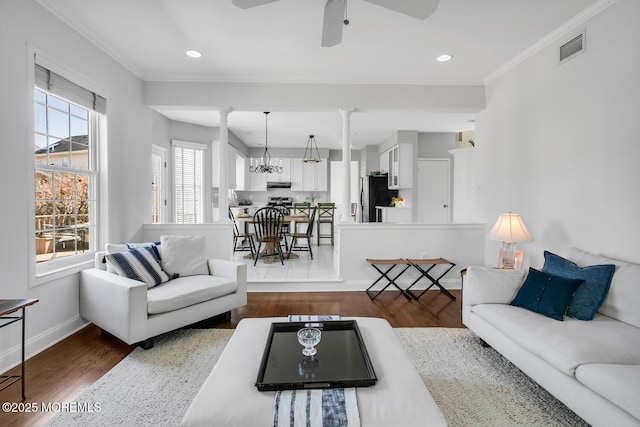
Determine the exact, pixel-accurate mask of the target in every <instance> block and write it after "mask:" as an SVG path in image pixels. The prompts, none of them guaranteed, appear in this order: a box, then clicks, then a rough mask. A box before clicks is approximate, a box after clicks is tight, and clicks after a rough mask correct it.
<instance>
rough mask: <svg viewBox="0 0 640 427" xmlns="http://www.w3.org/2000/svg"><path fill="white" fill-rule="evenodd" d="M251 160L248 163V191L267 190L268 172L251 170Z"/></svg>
mask: <svg viewBox="0 0 640 427" xmlns="http://www.w3.org/2000/svg"><path fill="white" fill-rule="evenodd" d="M249 165H250V164H249V162H247V163H246V166H245V168H246V170H247V186H246V188H245V189H246V190H247V191H267V175H269V174H266V173H255V172H249Z"/></svg>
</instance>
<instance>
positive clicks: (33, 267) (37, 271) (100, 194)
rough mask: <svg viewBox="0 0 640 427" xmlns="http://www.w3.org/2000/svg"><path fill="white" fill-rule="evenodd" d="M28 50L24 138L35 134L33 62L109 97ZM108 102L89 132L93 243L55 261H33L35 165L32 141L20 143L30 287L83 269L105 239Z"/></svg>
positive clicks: (76, 75)
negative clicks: (92, 168) (92, 170)
mask: <svg viewBox="0 0 640 427" xmlns="http://www.w3.org/2000/svg"><path fill="white" fill-rule="evenodd" d="M27 50H28V58H29V59H28V67H27V69H28V70H29V72H28V75H27V78H26V84H27V92H26V93H28V94H29V95H28V99H27V101H28V102H27V110H26V114H27V116H26V117H28V118H29V120H28V125H27V126H26V127H25V129H26V130H25V132H26V134H25V141H33V139H34V135H35V120H34V118H35V96H34V94H35V90H34V89H35V87H36V79H35V70H36V63H37V64H39V65H41V66H43V67H45V68H47V69H49V70H51V71H53V72H55V73H56V74H58V75H60V76H62V77H64V78H65V79H68V80H69V81H71V82H74V83H75V84H77V85H79V86H82V87H84V88H85V89H87V90H91V91H93V92H94V93H96V94H98V95H100V96H102V97H104V98H105V99H109V96H108V95H109V91H108V90H106V89H105V88H104V87H102V86H101V85H98V84H96V83H95V82H93V81H91V80H89V79H87V78H85V77H84V76H82V75H80V74H78V73H76V72H73V71H70V70H68V69H67V68H66V67H64V66H62V65H59V64H58V63H57V62H56V61H53V60H51V59H49V58H47V57H46V55H44V54H42V53H41V52H40V51H39V50H38V49H36V48H35V47H33V46H32V45H28V46H27ZM109 108H110V106H109V105H107V113H106V114H100V113H99V114H98V116H97V120H96V121H95V122H96V123H95V124H96V125H95V126H92V129H91V132H92V137H93V138H94V141H97V143H96V144H95V145H94V147H93V150H94V156H95V158H94V161H95V168H96V169H97V171H96V172H97V173H96V175H95V177H94V180H93V181H94V182H93V185H94V186H95V188H94V194H95V195H96V197H95V209H94V213H93V215H95V225H96V226H95V231H94V247H93V248H90V249H88V250H87V251H86V252H85V253H83V254H78V255H74V256H72V257H66V258H62V259H59V260H55V262H45V263H37V262H36V261H35V254H36V242H35V238H33V236H35V231H36V230H35V210H34V209H33V205H34V195H35V183H34V179H33V177H34V174H35V169H36V163H35V161H34V158H33V144H24V149H25V158H26V159H29V160H28V162H27V167H26V168H25V173H26V177H25V178H26V182H27V191H28V205H27V208H28V220H27V221H28V223H27V233H28V236H29V238H28V239H27V241H28V243H27V248H26V249H27V253H26V259H27V260H28V265H29V281H28V287H29V288H33V287H36V286H40V285H43V284H45V283H48V282H51V281H54V280H58V279H61V278H64V277H68V276H70V275H73V274H77V273H78V272H79V271H80V270H83V269H85V268H88V267H92V266H93V265H94V259H95V252H96V248H100V247H101V246H102V245H103V244H104V243H103V242H105V238H106V236H107V233H108V215H107V214H108V210H107V207H106V194H107V191H106V190H107V188H106V183H107V179H106V177H107V170H108V169H107V159H106V156H103V155H101V153H102V151H103V149H102V145H103V144H105V143H106V141H107V138H106V137H107V126H106V120H107V115H108V111H109Z"/></svg>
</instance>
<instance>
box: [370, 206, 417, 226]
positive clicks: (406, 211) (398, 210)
mask: <svg viewBox="0 0 640 427" xmlns="http://www.w3.org/2000/svg"><path fill="white" fill-rule="evenodd" d="M376 221H377V222H393V223H411V222H413V208H412V207H411V206H402V207H400V206H396V207H394V206H376Z"/></svg>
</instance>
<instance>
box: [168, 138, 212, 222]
mask: <svg viewBox="0 0 640 427" xmlns="http://www.w3.org/2000/svg"><path fill="white" fill-rule="evenodd" d="M206 148H207V146H206V145H204V144H197V143H193V142H185V141H176V140H174V141H173V183H174V200H173V203H174V219H175V222H176V223H182V224H197V223H203V222H204V163H203V159H204V151H205V150H206Z"/></svg>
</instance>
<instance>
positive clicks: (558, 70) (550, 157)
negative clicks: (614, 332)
mask: <svg viewBox="0 0 640 427" xmlns="http://www.w3.org/2000/svg"><path fill="white" fill-rule="evenodd" d="M638 16H640V2H638V1H636V0H620V1H618V2H617V3H615V4H614V5H613V6H611V7H609V8H607V9H606V10H604V11H603V12H602V13H600V14H599V15H597V16H595V17H594V18H592V19H591V20H590V21H588V22H587V23H586V30H587V31H586V50H585V52H584V53H582V54H580V55H578V56H576V57H574V58H572V59H570V60H569V61H567V62H565V63H564V64H562V65H558V59H557V57H558V46H559V45H560V44H562V43H564V42H566V41H567V40H569V39H570V38H572V36H573V35H575V34H567V36H566V37H565V38H563V39H562V40H561V41H558V42H556V43H553V44H552V45H550V46H548V47H546V48H545V49H544V50H542V51H540V52H539V53H537V54H536V55H535V56H533V57H531V58H529V59H528V60H526V61H525V62H523V63H522V64H520V65H519V66H518V67H517V68H515V69H513V70H511V71H510V72H509V73H507V74H506V75H504V76H502V77H500V78H499V79H497V80H495V81H493V82H492V83H491V84H489V85H488V87H487V108H486V109H485V110H484V111H482V112H481V113H479V114H478V115H477V117H476V137H477V138H476V149H477V155H478V157H477V161H478V165H479V167H478V168H477V169H478V177H477V182H476V183H477V188H479V190H477V192H478V194H477V196H478V200H480V206H478V208H479V212H481V215H483V218H479V219H480V220H481V221H484V222H486V223H487V225H488V227H491V226H492V225H493V223H494V222H495V221H496V219H497V217H498V215H499V214H501V213H505V212H508V211H513V212H517V213H519V214H521V215H522V218H523V219H524V221H525V224H526V225H527V227H528V228H529V231H530V232H531V233H532V235H533V237H534V239H535V242H533V243H526V244H522V245H520V249H523V250H524V251H525V263H526V261H527V257H530V262H531V264H533V265H541V264H542V261H543V259H542V251H543V250H544V249H548V250H551V251H556V252H558V253H562V252H563V251H564V250H566V249H567V248H568V247H571V246H576V247H579V248H582V249H584V250H587V251H591V252H595V253H601V254H605V255H608V256H612V257H616V258H622V259H627V260H630V261H633V262H640V239H638V237H639V236H640V221H638V209H639V208H640V202H639V198H638V184H640V168H639V167H638V161H639V159H640V141H638V137H637V135H638V117H640V79H639V76H640V49H638V48H637V46H636V41H637V40H640V26H639V25H638V23H637V18H638ZM577 31H579V29H578V30H577ZM499 246H500V243H499V242H487V251H486V254H487V259H486V261H487V263H488V264H489V265H495V263H496V259H497V253H498V250H499Z"/></svg>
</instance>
